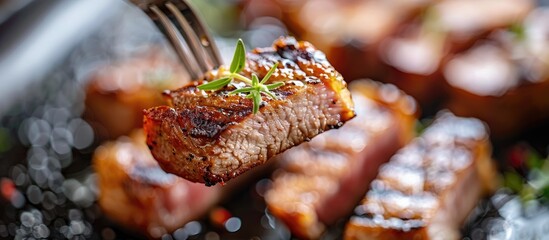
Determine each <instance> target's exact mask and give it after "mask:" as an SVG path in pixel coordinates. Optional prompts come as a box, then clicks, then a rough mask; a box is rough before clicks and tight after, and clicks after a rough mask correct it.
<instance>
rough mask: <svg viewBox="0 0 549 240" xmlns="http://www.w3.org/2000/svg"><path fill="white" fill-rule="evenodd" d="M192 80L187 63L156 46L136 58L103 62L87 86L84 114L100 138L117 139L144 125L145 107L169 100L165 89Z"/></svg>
mask: <svg viewBox="0 0 549 240" xmlns="http://www.w3.org/2000/svg"><path fill="white" fill-rule="evenodd" d="M188 82H189V79H188V77H187V74H186V72H185V71H184V69H183V67H182V66H180V64H179V63H178V62H177V59H172V58H170V57H169V56H167V55H166V53H163V52H162V51H161V49H159V48H153V49H152V50H151V52H147V53H145V54H143V55H140V56H135V57H134V58H132V59H125V60H123V61H117V62H114V63H111V62H109V63H108V64H107V63H106V64H105V65H104V66H100V67H99V68H98V69H97V70H95V71H94V72H93V73H92V76H91V77H90V79H89V81H88V83H87V86H86V110H85V112H84V118H85V119H86V121H88V122H89V123H90V124H91V125H92V127H93V128H94V130H95V133H96V134H95V136H97V137H99V139H116V138H117V137H119V136H122V135H127V134H129V133H130V132H131V131H132V130H134V129H136V128H141V127H142V126H143V109H145V108H150V107H154V106H160V105H164V104H166V101H165V100H164V99H163V98H162V91H163V90H164V89H167V88H168V89H171V88H178V87H181V86H183V85H185V84H187V83H188Z"/></svg>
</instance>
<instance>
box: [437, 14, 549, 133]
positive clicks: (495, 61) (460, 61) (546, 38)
mask: <svg viewBox="0 0 549 240" xmlns="http://www.w3.org/2000/svg"><path fill="white" fill-rule="evenodd" d="M444 77H445V78H446V81H447V83H448V85H449V88H450V99H449V101H448V105H447V106H448V108H449V109H451V110H452V111H453V112H455V113H456V114H457V115H461V116H472V117H477V118H480V119H482V120H484V121H486V123H487V124H488V125H489V126H490V130H491V131H492V135H493V137H494V138H508V137H511V136H513V135H516V134H518V133H520V132H521V131H522V130H525V129H526V128H529V127H532V126H535V125H538V124H541V123H544V122H545V121H546V120H547V119H549V98H548V97H547V93H549V9H547V8H545V9H544V8H540V9H536V10H535V11H533V12H532V13H531V14H530V15H529V16H528V17H527V18H526V19H525V21H524V22H523V23H522V24H516V25H514V26H513V27H512V28H510V29H509V30H507V31H499V32H497V33H494V34H493V35H492V36H491V37H490V38H489V39H487V40H485V41H482V42H479V43H478V44H477V45H475V46H474V47H473V48H471V49H469V50H467V51H465V52H463V53H461V54H457V55H456V56H454V57H453V58H452V59H451V60H450V61H449V62H448V64H447V66H446V67H445V68H444Z"/></svg>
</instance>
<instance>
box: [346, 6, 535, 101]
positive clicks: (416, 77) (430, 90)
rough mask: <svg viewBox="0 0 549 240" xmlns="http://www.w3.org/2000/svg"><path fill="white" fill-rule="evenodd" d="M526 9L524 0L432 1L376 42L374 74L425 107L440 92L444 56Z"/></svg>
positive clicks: (508, 22) (515, 18)
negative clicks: (377, 67) (376, 71)
mask: <svg viewBox="0 0 549 240" xmlns="http://www.w3.org/2000/svg"><path fill="white" fill-rule="evenodd" d="M531 8H532V2H531V1H524V0H480V1H478V0H445V1H441V2H439V3H436V4H433V5H431V6H429V7H428V8H427V9H426V10H425V12H424V14H422V15H421V16H419V17H417V18H416V19H414V20H413V21H410V22H408V23H406V24H404V26H403V27H402V28H401V29H400V30H398V31H397V33H396V34H395V35H394V36H391V37H389V38H387V39H384V40H383V41H382V43H381V44H380V49H379V55H380V58H381V59H382V62H383V63H384V64H383V67H382V68H380V71H379V75H375V77H376V78H379V79H382V81H386V82H389V83H393V84H395V85H397V86H398V87H399V88H401V89H402V90H404V91H405V92H406V93H408V94H410V95H412V96H413V97H414V98H416V99H417V100H418V101H419V102H420V104H421V106H422V107H423V109H424V110H426V111H427V112H430V110H431V109H433V108H434V107H437V106H433V105H436V103H438V102H439V101H438V100H439V99H440V98H441V97H443V96H444V92H443V91H440V89H442V88H443V87H444V84H443V79H442V76H441V71H440V69H441V67H442V66H443V65H444V63H445V62H446V58H447V57H446V56H447V55H448V54H453V53H456V52H459V51H462V50H465V49H467V48H468V47H470V46H472V45H473V44H474V42H475V41H477V40H478V39H480V38H482V37H485V36H487V35H488V34H489V33H490V32H492V31H494V30H496V29H500V28H505V27H508V26H511V25H512V24H514V23H515V22H518V21H521V20H522V19H523V18H524V17H525V16H526V15H527V14H528V12H529V11H530V9H531ZM350 61H354V60H352V59H350Z"/></svg>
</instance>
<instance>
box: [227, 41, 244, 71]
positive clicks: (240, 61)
mask: <svg viewBox="0 0 549 240" xmlns="http://www.w3.org/2000/svg"><path fill="white" fill-rule="evenodd" d="M245 65H246V48H245V47H244V42H242V39H238V42H237V43H236V49H235V50H234V56H233V61H232V62H231V68H230V69H229V70H230V71H231V73H239V72H241V71H242V70H243V69H244V66H245Z"/></svg>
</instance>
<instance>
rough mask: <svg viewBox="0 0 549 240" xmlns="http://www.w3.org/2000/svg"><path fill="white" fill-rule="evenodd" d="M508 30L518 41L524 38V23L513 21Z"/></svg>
mask: <svg viewBox="0 0 549 240" xmlns="http://www.w3.org/2000/svg"><path fill="white" fill-rule="evenodd" d="M509 31H511V32H512V33H513V34H514V35H515V37H516V38H517V40H518V41H522V40H524V39H526V29H524V25H522V24H520V23H514V24H513V25H511V26H510V27H509Z"/></svg>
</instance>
